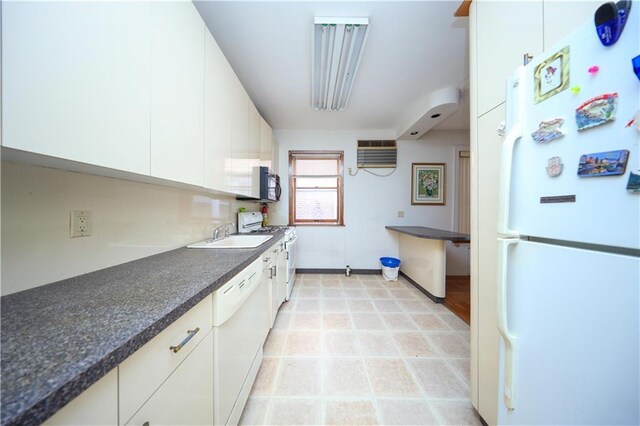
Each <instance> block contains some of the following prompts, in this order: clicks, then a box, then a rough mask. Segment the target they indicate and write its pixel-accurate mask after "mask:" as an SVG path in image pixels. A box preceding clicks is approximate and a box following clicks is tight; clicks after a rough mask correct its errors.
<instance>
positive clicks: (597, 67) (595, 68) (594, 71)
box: [589, 65, 600, 75]
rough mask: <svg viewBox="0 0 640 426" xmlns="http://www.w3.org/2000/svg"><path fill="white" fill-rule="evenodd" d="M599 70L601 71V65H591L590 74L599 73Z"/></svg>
mask: <svg viewBox="0 0 640 426" xmlns="http://www.w3.org/2000/svg"><path fill="white" fill-rule="evenodd" d="M598 71H600V67H599V66H597V65H594V66H592V67H589V74H591V75H595V74H597V73H598Z"/></svg>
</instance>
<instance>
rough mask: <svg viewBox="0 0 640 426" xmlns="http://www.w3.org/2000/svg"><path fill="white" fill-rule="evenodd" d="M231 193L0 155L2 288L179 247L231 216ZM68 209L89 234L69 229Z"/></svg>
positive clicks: (28, 285) (232, 219) (42, 281)
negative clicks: (86, 213) (74, 234)
mask: <svg viewBox="0 0 640 426" xmlns="http://www.w3.org/2000/svg"><path fill="white" fill-rule="evenodd" d="M239 206H246V207H249V208H251V207H253V206H252V205H251V204H249V205H247V204H244V203H242V204H241V203H238V202H236V200H235V199H234V198H233V197H231V196H216V195H212V194H209V193H206V192H193V191H189V190H184V189H174V188H167V187H163V186H157V185H150V184H144V183H138V182H131V181H126V180H120V179H113V178H106V177H100V176H94V175H87V174H82V173H74V172H67V171H62V170H56V169H49V168H44V167H37V166H31V165H25V164H18V163H11V162H6V161H3V162H2V282H1V294H2V295H5V294H10V293H15V292H17V291H21V290H26V289H29V288H32V287H37V286H40V285H43V284H48V283H51V282H54V281H58V280H62V279H65V278H69V277H73V276H76V275H80V274H84V273H88V272H92V271H95V270H98V269H102V268H106V267H109V266H113V265H117V264H120V263H124V262H128V261H132V260H135V259H140V258H142V257H146V256H150V255H153V254H156V253H161V252H164V251H168V250H172V249H175V248H178V247H182V246H184V245H186V244H188V243H192V242H195V241H199V240H203V239H205V238H208V237H209V236H210V235H211V231H212V230H213V228H214V227H215V226H216V225H217V224H221V223H226V222H236V215H235V212H237V208H238V207H239ZM71 210H90V211H91V212H92V218H91V220H92V235H91V236H88V237H80V238H70V237H69V216H70V212H71Z"/></svg>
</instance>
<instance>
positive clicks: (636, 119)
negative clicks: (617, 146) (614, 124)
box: [624, 110, 640, 132]
mask: <svg viewBox="0 0 640 426" xmlns="http://www.w3.org/2000/svg"><path fill="white" fill-rule="evenodd" d="M631 126H634V127H635V128H636V130H637V131H639V132H640V110H639V111H638V112H636V115H634V116H633V117H631V120H629V121H628V122H627V125H626V126H624V127H631Z"/></svg>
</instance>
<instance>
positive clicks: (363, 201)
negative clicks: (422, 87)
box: [269, 130, 469, 275]
mask: <svg viewBox="0 0 640 426" xmlns="http://www.w3.org/2000/svg"><path fill="white" fill-rule="evenodd" d="M274 134H275V138H276V140H277V141H278V174H279V175H280V176H281V180H282V186H283V188H282V198H281V202H279V203H277V204H276V205H275V206H274V207H272V208H270V211H269V215H270V217H271V222H272V223H274V224H286V223H287V222H288V200H289V188H288V186H289V184H288V152H289V150H305V149H307V150H319V149H320V150H343V151H344V162H345V163H344V167H345V177H344V220H345V226H344V227H326V226H324V227H323V226H298V227H297V231H298V236H299V238H298V249H299V251H298V261H297V265H296V266H297V267H298V268H344V267H345V265H350V266H351V268H355V269H379V268H380V266H379V263H378V259H379V258H380V257H381V256H398V238H397V235H396V233H395V232H392V231H388V230H386V229H385V226H386V225H405V226H413V225H415V226H428V227H431V228H439V229H446V230H454V229H455V228H454V208H453V206H454V202H455V196H454V194H455V179H454V176H455V164H456V163H455V155H456V146H457V147H460V146H464V147H468V145H469V133H468V131H451V130H448V131H431V132H429V133H427V135H426V136H425V137H424V138H422V139H420V140H418V141H398V168H397V170H396V171H395V173H393V174H392V175H391V176H389V177H384V178H380V177H376V176H372V175H370V174H368V173H366V172H365V171H363V170H360V172H359V173H358V175H357V176H349V175H348V173H347V170H348V169H349V167H351V168H353V171H354V172H355V171H356V170H357V168H356V145H357V140H358V139H394V130H362V131H291V130H281V131H276V132H274ZM421 162H422V163H446V164H447V183H446V205H445V206H412V205H411V163H421ZM373 171H376V170H373ZM388 171H389V170H388V169H380V170H377V172H378V173H382V174H384V173H387V172H388ZM398 211H404V217H403V218H399V217H398V215H397V214H398ZM467 252H468V250H467V248H466V247H464V246H462V247H459V248H453V249H451V250H448V256H447V263H448V265H447V274H449V275H468V274H469V266H468V260H467V256H468V254H467Z"/></svg>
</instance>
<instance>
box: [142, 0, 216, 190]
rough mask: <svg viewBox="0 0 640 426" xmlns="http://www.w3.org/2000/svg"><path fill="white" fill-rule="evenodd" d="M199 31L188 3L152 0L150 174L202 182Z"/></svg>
mask: <svg viewBox="0 0 640 426" xmlns="http://www.w3.org/2000/svg"><path fill="white" fill-rule="evenodd" d="M204 33H205V27H204V23H203V22H202V18H200V15H199V14H198V11H197V10H196V8H195V6H194V5H193V4H192V3H191V2H153V3H152V24H151V47H152V49H151V63H152V69H151V175H152V176H155V177H159V178H163V179H169V180H172V181H177V182H183V183H188V184H193V185H200V186H202V185H203V158H202V157H203V151H204V145H203V144H204V131H203V127H204V123H203V121H204Z"/></svg>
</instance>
